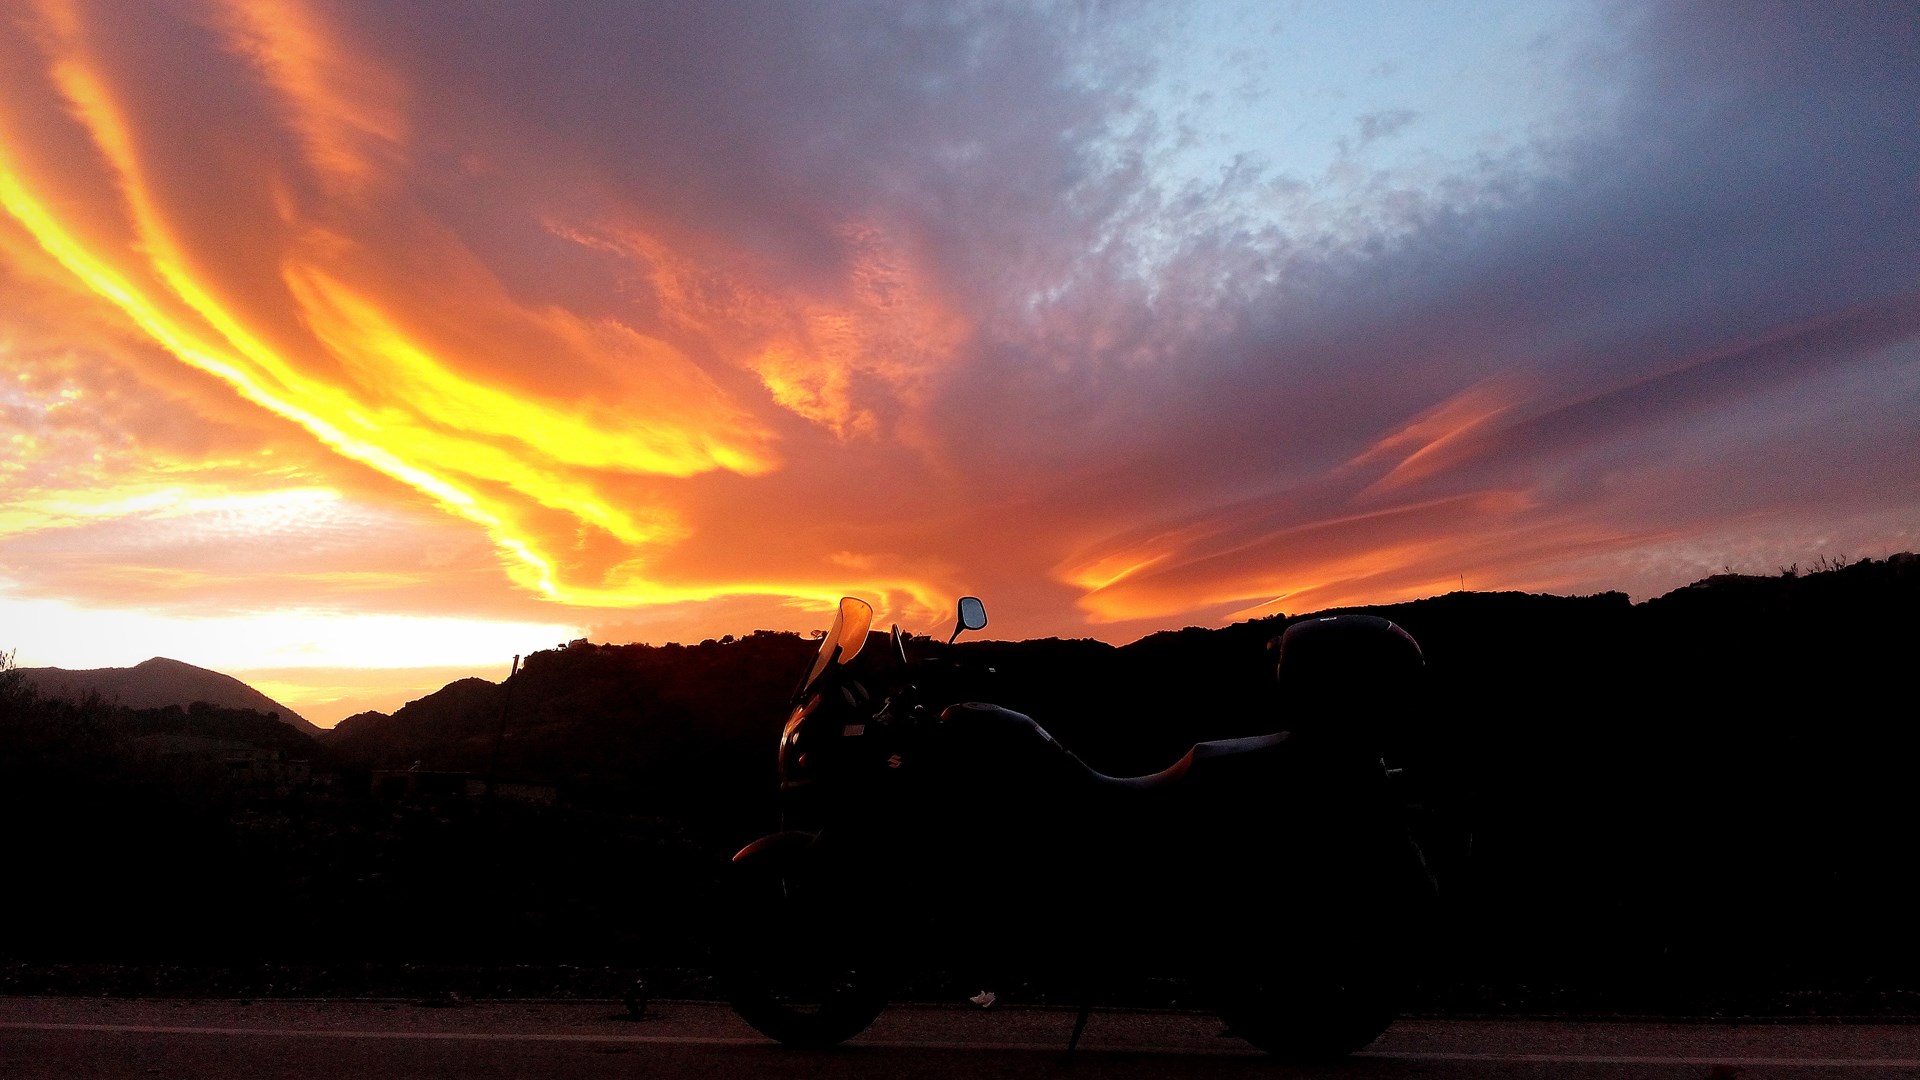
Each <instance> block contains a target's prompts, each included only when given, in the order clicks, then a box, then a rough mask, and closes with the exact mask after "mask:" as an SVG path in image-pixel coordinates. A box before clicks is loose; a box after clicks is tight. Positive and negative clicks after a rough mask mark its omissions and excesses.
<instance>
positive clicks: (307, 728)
mask: <svg viewBox="0 0 1920 1080" xmlns="http://www.w3.org/2000/svg"><path fill="white" fill-rule="evenodd" d="M19 670H20V672H21V675H22V676H23V678H24V679H25V680H26V681H27V683H28V684H29V685H31V686H32V687H33V688H34V690H35V692H36V693H38V694H40V695H41V696H43V697H48V698H60V699H65V700H69V701H77V700H80V699H82V698H84V697H86V696H87V695H89V694H97V695H98V696H99V697H101V698H102V699H104V700H106V701H108V702H111V703H115V704H119V705H123V706H125V707H127V708H129V709H158V708H165V707H166V706H168V705H178V706H180V707H182V708H186V707H187V706H189V705H192V704H193V703H195V702H206V703H207V704H209V705H214V706H218V707H220V708H226V709H242V710H251V711H253V712H257V713H260V714H261V715H263V716H270V715H274V714H278V716H277V718H278V719H279V720H280V722H281V723H284V724H286V725H288V726H289V727H292V728H293V729H294V730H296V731H299V732H300V733H302V734H304V735H309V736H317V735H319V734H321V733H322V732H323V731H324V730H325V729H323V728H321V727H319V726H318V725H315V724H313V723H311V722H309V721H308V720H307V718H306V717H304V716H301V715H300V714H299V713H297V712H295V711H294V710H292V709H289V708H287V707H286V706H285V705H282V704H280V703H279V702H278V701H275V700H274V699H272V698H270V697H268V696H267V695H265V694H263V693H261V692H260V691H258V690H256V689H254V688H253V687H251V686H249V685H247V684H246V683H244V682H242V681H241V680H239V679H236V678H234V677H233V676H231V675H226V674H222V673H221V672H218V671H213V670H211V669H209V668H203V667H198V666H195V665H193V664H189V663H186V662H185V661H181V660H172V659H169V658H167V657H164V656H155V657H153V658H151V659H148V660H142V661H141V662H140V663H138V664H135V665H133V666H132V667H106V668H61V667H36V668H20V669H19Z"/></svg>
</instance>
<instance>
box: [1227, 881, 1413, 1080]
mask: <svg viewBox="0 0 1920 1080" xmlns="http://www.w3.org/2000/svg"><path fill="white" fill-rule="evenodd" d="M1320 916H1321V917H1320V918H1317V919H1301V920H1298V921H1294V920H1284V919H1283V920H1281V921H1280V922H1279V925H1281V926H1288V927H1291V928H1292V929H1291V932H1287V933H1283V934H1281V935H1278V936H1277V938H1276V939H1275V940H1273V941H1270V942H1267V943H1264V944H1262V945H1257V946H1253V947H1250V948H1249V947H1244V946H1245V945H1246V943H1245V942H1243V943H1242V944H1243V948H1242V950H1241V951H1240V952H1239V953H1238V954H1237V955H1235V956H1232V957H1230V958H1224V957H1223V958H1222V959H1224V960H1226V963H1224V964H1222V965H1220V966H1218V967H1216V968H1215V969H1214V974H1213V977H1212V978H1211V979H1209V982H1210V984H1211V991H1212V994H1211V996H1212V998H1213V1003H1214V1009H1215V1011H1216V1012H1218V1013H1219V1015H1220V1018H1221V1019H1222V1020H1224V1021H1226V1023H1227V1027H1228V1029H1229V1030H1230V1031H1231V1032H1232V1033H1233V1034H1235V1035H1238V1036H1239V1037H1241V1038H1243V1039H1245V1040H1246V1041H1248V1042H1250V1043H1252V1044H1253V1045H1254V1046H1257V1047H1259V1048H1260V1049H1262V1050H1265V1051H1266V1052H1267V1053H1269V1054H1272V1055H1274V1056H1276V1057H1279V1058H1283V1059H1285V1060H1288V1061H1324V1060H1327V1059H1330V1058H1340V1057H1345V1056H1346V1055H1348V1054H1351V1053H1353V1052H1355V1051H1357V1050H1361V1049H1364V1048H1365V1047H1366V1046H1367V1045H1368V1044H1370V1043H1372V1042H1373V1041H1374V1040H1375V1039H1377V1038H1379V1037H1380V1035H1381V1034H1382V1033H1383V1032H1385V1031H1386V1030H1387V1028H1388V1026H1390V1025H1391V1024H1392V1023H1393V1021H1394V1018H1395V1017H1396V1016H1397V1015H1398V1014H1399V1010H1400V1005H1401V1002H1403V1001H1404V1000H1405V993H1406V989H1407V986H1408V982H1407V974H1408V972H1407V968H1406V957H1405V955H1404V945H1405V942H1404V939H1402V938H1400V936H1399V935H1395V934H1391V933H1382V932H1379V929H1378V928H1372V929H1370V924H1371V923H1372V922H1373V921H1372V920H1365V919H1354V918H1344V919H1343V918H1338V917H1334V916H1332V915H1331V914H1329V913H1327V912H1325V911H1322V912H1320Z"/></svg>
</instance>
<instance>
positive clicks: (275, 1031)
mask: <svg viewBox="0 0 1920 1080" xmlns="http://www.w3.org/2000/svg"><path fill="white" fill-rule="evenodd" d="M0 1030H10V1031H88V1032H97V1033H102V1034H124V1035H228V1036H232V1035H241V1036H253V1037H256V1038H322V1039H414V1040H420V1041H439V1042H461V1041H465V1042H536V1043H538V1042H544V1043H629V1044H652V1045H681V1046H773V1045H775V1044H774V1043H773V1042H771V1041H770V1040H768V1039H764V1038H761V1037H759V1036H731V1035H625V1034H615V1033H612V1032H609V1033H607V1034H594V1033H591V1032H569V1033H551V1032H545V1033H543V1032H511V1031H391V1030H379V1029H356V1030H327V1029H320V1028H259V1027H196V1026H192V1025H184V1024H182V1025H172V1024H50V1023H31V1022H24V1021H0ZM850 1045H856V1046H871V1047H879V1048H883V1049H890V1050H908V1049H923V1050H996V1051H1004V1052H1010V1053H1048V1052H1054V1053H1057V1052H1060V1051H1062V1050H1063V1049H1064V1046H1063V1044H1062V1043H1060V1042H1047V1043H993V1042H973V1041H968V1042H960V1041H934V1040H921V1039H861V1038H855V1039H854V1040H852V1042H851V1044H850ZM1082 1049H1083V1052H1086V1053H1096V1054H1137V1055H1174V1056H1178V1055H1207V1056H1235V1057H1247V1056H1260V1054H1259V1052H1258V1051H1257V1050H1254V1049H1253V1048H1251V1047H1246V1046H1235V1047H1218V1048H1214V1047H1194V1046H1101V1045H1097V1044H1096V1045H1084V1044H1083V1048H1082ZM1353 1056H1354V1057H1360V1058H1386V1059H1391V1060H1396V1061H1477V1062H1486V1063H1489V1064H1498V1063H1511V1064H1522V1065H1686V1066H1695V1067H1701V1068H1707V1067H1712V1066H1715V1065H1732V1066H1736V1067H1739V1068H1781V1067H1797V1068H1827V1069H1920V1058H1817V1057H1719V1056H1704V1057H1702V1056H1686V1057H1667V1056H1660V1055H1652V1054H1501V1053H1464V1052H1458V1051H1446V1050H1362V1051H1360V1052H1359V1053H1357V1054H1355V1055H1353Z"/></svg>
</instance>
